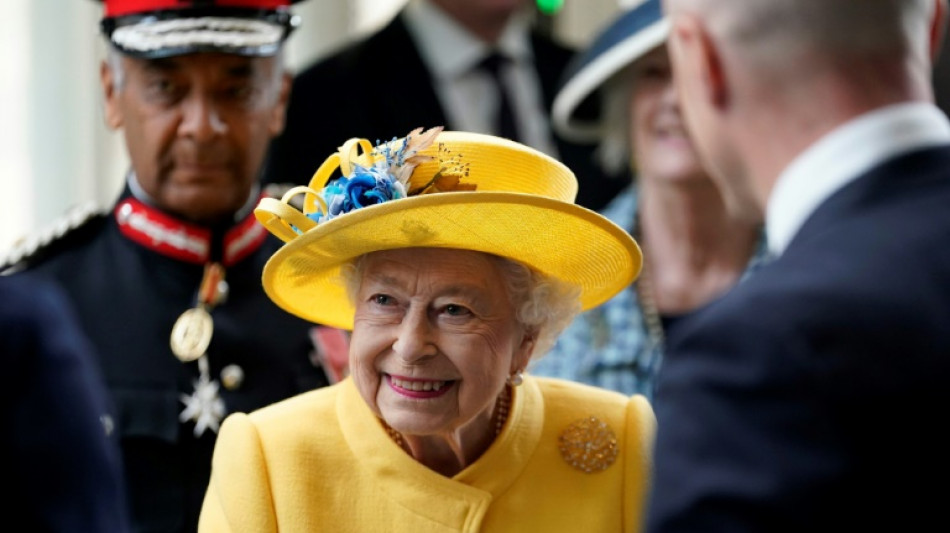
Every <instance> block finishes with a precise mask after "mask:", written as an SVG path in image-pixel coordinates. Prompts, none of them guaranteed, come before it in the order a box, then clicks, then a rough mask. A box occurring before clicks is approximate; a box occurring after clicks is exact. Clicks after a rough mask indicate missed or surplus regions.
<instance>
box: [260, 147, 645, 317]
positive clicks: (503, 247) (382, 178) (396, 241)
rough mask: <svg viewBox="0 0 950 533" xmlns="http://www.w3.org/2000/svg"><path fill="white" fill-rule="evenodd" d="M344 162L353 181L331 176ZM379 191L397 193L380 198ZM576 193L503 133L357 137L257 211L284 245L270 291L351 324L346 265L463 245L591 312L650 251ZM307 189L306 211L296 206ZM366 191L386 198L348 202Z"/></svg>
mask: <svg viewBox="0 0 950 533" xmlns="http://www.w3.org/2000/svg"><path fill="white" fill-rule="evenodd" d="M338 167H339V169H340V171H341V174H342V176H343V179H340V180H337V181H334V180H331V179H330V175H331V173H333V172H334V171H335V170H336V169H337V168H338ZM367 176H369V178H367ZM374 176H375V179H376V183H377V184H381V185H380V186H379V187H380V188H379V189H377V190H376V191H375V192H373V193H371V194H363V195H362V196H359V195H360V190H358V189H359V188H358V187H357V184H358V183H359V182H360V180H361V179H362V180H363V182H364V183H365V182H366V180H367V179H368V180H369V182H370V183H371V182H372V180H373V177H374ZM387 176H388V177H387ZM397 182H398V183H397ZM328 183H329V185H328ZM341 184H342V185H341ZM391 185H393V186H391ZM380 190H382V192H384V193H386V194H390V193H391V196H393V199H383V200H381V199H380V198H379V194H378V193H379V192H380ZM387 191H388V192H387ZM362 192H364V193H365V192H366V191H362ZM576 194H577V179H576V178H575V176H574V174H573V173H572V172H571V170H570V169H568V168H567V167H566V166H565V165H564V164H562V163H560V162H559V161H557V160H556V159H554V158H552V157H550V156H548V155H546V154H544V153H542V152H539V151H537V150H535V149H533V148H530V147H527V146H525V145H522V144H519V143H516V142H514V141H510V140H508V139H503V138H500V137H494V136H491V135H483V134H476V133H466V132H456V131H441V128H433V129H431V130H428V131H425V132H422V130H421V128H420V129H417V130H415V131H413V132H412V133H411V134H410V135H407V136H406V137H404V138H402V139H394V140H393V141H390V142H389V143H383V144H381V145H379V146H373V145H372V144H370V142H369V141H367V140H366V139H350V140H349V141H347V142H346V143H344V144H343V146H341V147H340V150H339V151H338V152H337V153H334V154H332V155H331V156H330V157H329V158H327V160H326V161H325V162H324V163H323V165H321V166H320V168H319V169H318V170H317V172H316V173H315V174H314V176H313V179H312V180H311V182H310V185H309V186H307V187H295V188H293V189H291V190H290V191H288V192H287V193H286V194H285V195H284V197H283V198H282V199H280V200H277V199H275V198H265V199H262V200H261V202H260V204H259V205H258V207H257V209H255V211H254V212H255V215H256V216H257V219H258V220H259V221H260V222H261V223H262V224H264V226H265V227H267V228H268V230H270V231H271V232H272V233H274V234H275V235H277V236H278V237H279V238H281V239H282V240H284V241H285V244H284V245H283V246H282V247H281V248H280V249H279V250H278V251H277V252H275V253H274V255H273V256H272V257H271V258H270V260H269V261H268V262H267V264H266V265H265V267H264V273H263V284H264V290H265V292H266V293H267V295H268V296H269V297H270V298H271V300H273V301H274V302H275V303H276V304H277V305H278V306H280V307H281V308H282V309H284V310H286V311H288V312H290V313H292V314H294V315H296V316H299V317H301V318H304V319H306V320H310V321H312V322H316V323H319V324H324V325H327V326H333V327H337V328H342V329H352V327H353V315H354V306H353V303H352V302H351V300H350V298H349V296H348V295H347V293H346V287H345V286H344V282H343V279H342V278H341V276H340V268H341V266H342V265H344V264H346V263H348V262H350V261H351V260H353V259H355V258H357V257H359V256H361V255H363V254H366V253H369V252H374V251H380V250H390V249H397V248H413V247H432V248H456V249H462V250H474V251H480V252H485V253H489V254H494V255H498V256H502V257H506V258H509V259H513V260H515V261H518V262H520V263H522V264H524V265H526V266H528V267H531V268H533V269H535V270H537V271H539V272H541V273H544V274H546V275H549V276H553V277H555V278H558V279H560V280H561V281H564V282H567V283H570V284H573V285H576V286H577V287H578V288H579V289H580V304H581V308H582V309H585V310H586V309H590V308H592V307H595V306H597V305H600V304H601V303H603V302H605V301H606V300H608V299H609V298H611V297H612V296H614V295H615V294H616V293H618V292H619V291H621V290H622V289H623V288H624V287H626V286H628V285H629V284H630V283H632V282H633V281H634V280H635V279H636V277H637V276H638V275H639V273H640V268H641V265H642V255H641V252H640V248H639V246H638V245H637V243H636V242H635V241H634V239H633V238H632V237H631V236H630V234H628V233H627V232H626V231H625V230H624V229H623V228H621V227H619V226H617V225H616V224H614V223H613V222H611V221H610V220H609V219H607V218H605V217H604V216H602V215H600V214H598V213H596V212H594V211H590V210H588V209H586V208H583V207H580V206H578V205H576V204H574V198H575V196H576ZM299 195H303V197H304V198H303V206H302V209H298V208H297V207H294V203H297V204H298V205H299V202H294V200H295V199H296V197H297V196H299ZM384 196H385V194H384ZM357 197H359V198H362V199H363V200H368V201H370V202H372V201H379V202H380V203H375V204H373V205H365V206H363V204H364V203H366V202H363V201H356V202H355V203H354V202H350V204H347V203H346V202H347V201H348V200H353V199H354V198H357ZM354 204H355V205H354Z"/></svg>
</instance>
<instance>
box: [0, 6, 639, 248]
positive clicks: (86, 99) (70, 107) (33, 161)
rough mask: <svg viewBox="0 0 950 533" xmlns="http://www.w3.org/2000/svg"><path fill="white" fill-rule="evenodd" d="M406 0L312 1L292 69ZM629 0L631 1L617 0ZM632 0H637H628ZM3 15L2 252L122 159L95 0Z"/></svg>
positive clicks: (565, 21) (604, 14) (566, 25)
mask: <svg viewBox="0 0 950 533" xmlns="http://www.w3.org/2000/svg"><path fill="white" fill-rule="evenodd" d="M405 1H406V0H310V1H308V2H302V3H300V4H298V5H296V6H295V7H294V9H295V11H296V12H297V13H298V14H299V15H300V16H301V18H302V26H301V27H300V29H299V30H298V32H297V33H296V34H295V35H293V37H292V38H291V40H290V41H289V43H288V56H287V57H288V63H289V65H290V67H291V68H292V69H298V68H300V67H301V66H303V65H306V64H309V63H310V62H312V61H314V60H316V59H318V58H319V57H321V56H322V55H324V54H327V53H329V52H331V51H333V50H335V49H336V48H338V47H339V46H342V45H343V44H345V43H346V42H347V41H348V40H350V39H354V38H356V37H358V36H361V35H363V34H365V33H367V32H370V31H373V30H374V29H376V28H378V27H380V26H381V25H383V24H385V23H386V22H388V21H389V20H390V18H391V17H392V16H393V15H394V14H395V13H396V11H397V10H398V9H399V8H400V7H401V6H402V5H403V4H404V3H405ZM619 1H620V2H624V1H626V2H629V1H630V0H619ZM634 1H636V0H634ZM617 2H618V0H566V1H565V4H564V8H563V9H562V11H561V13H560V14H559V15H558V18H557V20H556V25H555V31H557V32H558V34H559V35H560V36H561V37H562V38H563V39H564V40H565V41H567V42H569V43H571V44H575V45H577V46H582V45H584V44H586V42H587V41H588V40H589V38H590V36H591V34H592V32H593V31H595V30H596V29H598V28H599V27H601V25H602V24H603V23H604V22H605V21H606V20H608V19H609V18H610V17H611V16H612V15H613V14H614V13H615V12H616V11H617V9H618V7H617V5H618V3H617ZM3 4H4V16H3V17H0V258H2V257H3V255H5V253H6V251H7V250H8V249H9V248H10V247H11V246H12V245H14V244H15V243H16V242H17V241H18V240H19V239H22V238H24V237H26V236H32V235H35V234H37V233H39V232H41V231H42V230H44V229H46V228H49V227H50V226H51V225H52V224H53V223H54V222H55V221H56V219H58V218H60V217H62V216H63V215H64V214H65V213H66V212H67V211H68V210H70V209H73V208H76V207H79V206H82V205H88V204H90V203H92V204H95V205H98V206H101V207H106V206H108V205H110V203H111V202H112V200H113V199H114V198H115V196H116V194H118V193H119V191H120V189H121V186H122V179H123V176H124V173H125V170H126V167H127V165H128V159H127V157H126V155H125V151H124V149H123V145H122V140H121V136H120V134H119V133H115V132H112V131H110V130H108V128H106V126H105V124H104V122H103V118H102V99H101V95H100V93H99V79H98V72H99V61H100V58H101V57H102V53H103V50H104V46H103V44H102V40H101V38H100V37H99V32H98V23H99V19H100V17H101V15H102V4H101V3H100V2H98V1H96V0H3Z"/></svg>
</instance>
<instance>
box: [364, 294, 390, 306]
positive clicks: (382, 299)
mask: <svg viewBox="0 0 950 533" xmlns="http://www.w3.org/2000/svg"><path fill="white" fill-rule="evenodd" d="M370 299H371V300H372V301H373V303H374V304H376V305H392V303H393V298H392V296H389V295H387V294H374V295H373V296H372V298H370Z"/></svg>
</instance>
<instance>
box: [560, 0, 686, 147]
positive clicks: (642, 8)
mask: <svg viewBox="0 0 950 533" xmlns="http://www.w3.org/2000/svg"><path fill="white" fill-rule="evenodd" d="M669 34H670V22H669V19H667V18H666V17H665V16H664V15H663V9H662V6H661V5H660V0H646V1H644V2H642V3H640V4H639V5H637V6H636V7H634V8H633V9H631V10H629V11H627V12H625V13H623V14H622V15H621V16H620V17H619V18H618V19H616V20H615V21H614V22H613V23H611V24H609V25H608V26H607V27H606V28H605V29H604V30H603V31H601V32H600V33H599V34H598V35H597V36H596V37H595V38H594V40H593V41H592V43H591V45H590V46H589V47H587V48H586V49H585V50H584V51H583V52H581V53H579V54H578V55H577V56H576V57H575V58H574V60H573V61H571V63H570V64H569V65H568V68H567V70H566V71H565V74H564V80H566V81H564V82H563V84H562V85H561V88H560V89H559V90H558V93H557V95H556V96H555V98H554V105H553V109H552V113H553V115H552V123H553V126H554V128H555V129H557V131H558V133H560V134H561V135H563V136H564V137H565V138H568V139H571V140H573V141H577V142H591V141H597V140H599V139H600V138H601V136H602V135H603V131H602V127H603V126H602V121H601V120H599V117H592V118H591V119H588V120H584V119H582V118H581V117H579V116H578V113H577V111H578V109H579V108H582V104H584V102H585V100H587V99H588V98H589V97H590V96H591V95H592V94H593V93H594V92H596V91H597V90H598V89H599V88H600V87H601V86H602V85H603V84H604V82H606V81H607V80H608V79H610V78H611V77H612V76H613V75H614V74H616V73H618V72H620V71H621V70H623V69H624V68H625V67H626V66H627V65H629V64H631V63H633V62H634V61H636V60H637V59H639V58H640V57H643V55H644V54H646V53H647V52H649V51H651V50H653V49H654V48H656V47H657V46H660V45H661V44H663V43H665V42H666V39H667V37H668V36H669Z"/></svg>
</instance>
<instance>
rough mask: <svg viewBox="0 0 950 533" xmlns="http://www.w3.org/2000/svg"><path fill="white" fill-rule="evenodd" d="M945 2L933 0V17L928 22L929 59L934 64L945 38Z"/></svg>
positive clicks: (945, 0) (943, 0) (944, 0)
mask: <svg viewBox="0 0 950 533" xmlns="http://www.w3.org/2000/svg"><path fill="white" fill-rule="evenodd" d="M946 30H947V0H934V12H933V17H932V18H931V20H930V59H931V61H932V63H934V64H936V63H937V59H938V57H939V55H940V51H941V48H942V47H943V40H944V39H945V38H946Z"/></svg>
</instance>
